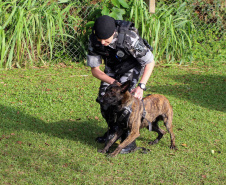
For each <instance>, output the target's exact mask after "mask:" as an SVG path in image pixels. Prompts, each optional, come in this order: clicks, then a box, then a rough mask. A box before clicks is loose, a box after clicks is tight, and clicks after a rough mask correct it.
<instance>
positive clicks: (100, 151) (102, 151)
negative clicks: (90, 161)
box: [97, 149, 107, 154]
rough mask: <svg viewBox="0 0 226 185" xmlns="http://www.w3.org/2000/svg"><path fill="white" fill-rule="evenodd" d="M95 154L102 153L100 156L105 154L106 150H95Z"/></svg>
mask: <svg viewBox="0 0 226 185" xmlns="http://www.w3.org/2000/svg"><path fill="white" fill-rule="evenodd" d="M97 152H99V153H102V154H105V153H106V152H107V151H106V150H101V149H99V150H97Z"/></svg>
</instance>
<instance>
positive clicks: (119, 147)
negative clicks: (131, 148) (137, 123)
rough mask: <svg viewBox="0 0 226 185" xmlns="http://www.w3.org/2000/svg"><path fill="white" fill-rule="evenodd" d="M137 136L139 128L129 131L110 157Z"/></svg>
mask: <svg viewBox="0 0 226 185" xmlns="http://www.w3.org/2000/svg"><path fill="white" fill-rule="evenodd" d="M139 136H140V133H139V129H138V130H132V131H131V133H130V134H129V136H128V137H127V138H126V139H125V140H124V141H123V142H122V143H121V144H120V145H119V146H118V147H117V148H116V149H115V151H114V152H112V153H111V154H110V155H111V156H112V157H114V156H116V155H118V154H119V153H120V152H121V150H122V149H123V148H125V147H126V146H128V145H129V144H131V143H132V142H133V141H134V140H135V139H136V138H138V137H139Z"/></svg>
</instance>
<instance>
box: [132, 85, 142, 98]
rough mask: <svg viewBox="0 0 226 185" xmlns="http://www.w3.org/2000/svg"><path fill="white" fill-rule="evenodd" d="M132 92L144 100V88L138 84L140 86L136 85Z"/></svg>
mask: <svg viewBox="0 0 226 185" xmlns="http://www.w3.org/2000/svg"><path fill="white" fill-rule="evenodd" d="M131 93H132V94H133V96H134V97H135V98H138V99H139V100H142V98H143V93H144V90H143V89H141V88H140V87H139V86H138V87H136V88H135V89H133V90H132V91H131Z"/></svg>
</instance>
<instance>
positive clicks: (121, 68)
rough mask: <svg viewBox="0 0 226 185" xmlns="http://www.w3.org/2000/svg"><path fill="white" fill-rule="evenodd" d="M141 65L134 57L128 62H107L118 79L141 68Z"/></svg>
mask: <svg viewBox="0 0 226 185" xmlns="http://www.w3.org/2000/svg"><path fill="white" fill-rule="evenodd" d="M140 65H141V64H140V63H139V62H138V61H137V60H136V59H135V58H133V57H129V58H128V59H127V60H124V61H120V62H118V61H117V62H116V61H112V60H108V59H107V60H106V66H108V67H110V69H111V70H112V71H114V72H115V76H116V77H120V76H122V75H124V74H125V73H126V72H128V71H129V70H131V69H133V68H135V67H138V66H140Z"/></svg>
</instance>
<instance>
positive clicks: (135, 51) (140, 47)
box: [125, 31, 154, 66]
mask: <svg viewBox="0 0 226 185" xmlns="http://www.w3.org/2000/svg"><path fill="white" fill-rule="evenodd" d="M125 45H126V47H127V48H128V50H129V52H130V54H131V55H132V56H133V57H134V58H136V60H137V61H138V62H139V63H140V64H141V65H142V66H145V65H147V64H149V63H151V62H152V61H153V60H154V56H153V54H152V52H151V51H150V49H149V48H148V47H147V46H146V45H145V44H144V41H143V39H142V38H141V37H140V36H139V35H138V34H136V33H135V32H134V31H130V32H129V33H128V34H126V36H125Z"/></svg>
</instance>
